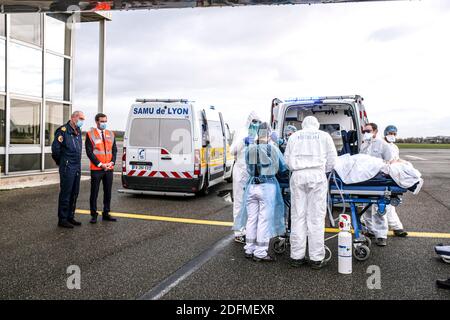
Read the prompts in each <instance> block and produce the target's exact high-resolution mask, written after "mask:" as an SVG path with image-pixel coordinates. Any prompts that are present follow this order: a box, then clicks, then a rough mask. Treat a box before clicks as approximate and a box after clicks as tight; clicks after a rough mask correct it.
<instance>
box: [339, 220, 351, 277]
mask: <svg viewBox="0 0 450 320" xmlns="http://www.w3.org/2000/svg"><path fill="white" fill-rule="evenodd" d="M350 230H351V222H350V216H349V215H347V214H341V215H340V216H339V234H338V272H339V273H341V274H351V273H352V258H353V257H352V253H353V252H352V246H353V241H352V234H351V232H350Z"/></svg>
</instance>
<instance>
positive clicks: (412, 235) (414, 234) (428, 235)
mask: <svg viewBox="0 0 450 320" xmlns="http://www.w3.org/2000/svg"><path fill="white" fill-rule="evenodd" d="M325 232H327V233H338V232H339V229H337V228H325ZM352 233H353V232H352ZM388 236H394V232H392V231H389V232H388ZM408 237H409V238H442V239H450V233H439V232H416V231H408Z"/></svg>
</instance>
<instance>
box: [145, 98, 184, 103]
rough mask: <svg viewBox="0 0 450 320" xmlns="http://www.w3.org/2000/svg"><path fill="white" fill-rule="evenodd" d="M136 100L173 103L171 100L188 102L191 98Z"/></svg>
mask: <svg viewBox="0 0 450 320" xmlns="http://www.w3.org/2000/svg"><path fill="white" fill-rule="evenodd" d="M136 102H142V103H145V102H164V103H171V102H181V103H188V102H189V100H187V99H136Z"/></svg>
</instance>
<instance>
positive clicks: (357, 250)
mask: <svg viewBox="0 0 450 320" xmlns="http://www.w3.org/2000/svg"><path fill="white" fill-rule="evenodd" d="M353 256H354V257H355V259H356V260H358V261H366V260H367V259H369V257H370V248H369V247H368V246H366V245H360V246H356V247H354V248H353Z"/></svg>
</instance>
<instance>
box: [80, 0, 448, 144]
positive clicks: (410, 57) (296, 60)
mask: <svg viewBox="0 0 450 320" xmlns="http://www.w3.org/2000/svg"><path fill="white" fill-rule="evenodd" d="M76 32H77V34H76V51H75V71H74V72H75V73H74V76H75V93H74V106H75V108H79V109H82V110H85V111H86V113H87V115H88V117H89V118H90V119H92V118H93V116H94V115H95V113H96V110H97V109H96V108H97V61H98V60H97V59H98V53H97V52H98V51H97V50H98V43H97V42H98V24H96V23H85V24H82V25H81V26H80V28H79V29H78V30H76ZM106 37H107V53H106V54H107V56H106V106H105V112H106V113H107V114H108V115H109V122H110V128H112V129H122V130H123V129H124V128H125V123H126V118H127V115H128V110H129V107H130V105H131V104H132V103H133V102H134V100H135V99H136V98H143V97H146V98H155V97H157V98H166V97H168V98H188V99H190V100H195V101H196V102H198V103H199V104H204V105H215V106H216V108H218V109H219V110H221V111H222V112H223V113H224V116H225V118H226V119H227V120H228V122H229V123H230V124H231V126H232V128H235V129H236V128H238V127H239V126H241V125H242V124H243V121H244V120H243V119H244V118H245V117H246V116H247V114H248V113H249V112H250V111H251V110H256V111H257V112H258V113H259V114H261V116H262V117H265V118H268V117H269V108H270V103H271V100H272V99H273V98H274V97H278V98H288V97H295V96H317V95H343V94H360V95H362V96H363V97H364V98H365V104H366V109H367V111H368V116H369V120H370V121H373V122H376V123H378V124H379V125H380V126H381V127H384V126H386V125H388V124H391V123H392V124H395V125H397V126H398V127H399V135H400V136H401V137H408V136H430V135H441V134H442V135H450V102H449V101H450V97H449V95H448V94H449V93H450V89H449V88H450V41H449V39H450V1H448V0H427V1H394V2H390V1H389V2H373V3H352V4H326V5H296V6H292V5H290V6H253V7H238V8H210V9H205V8H197V9H169V10H152V11H128V12H114V13H113V17H112V21H111V22H108V23H107V36H106ZM88 122H89V123H88V125H89V126H90V125H92V124H93V122H92V121H88Z"/></svg>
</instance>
